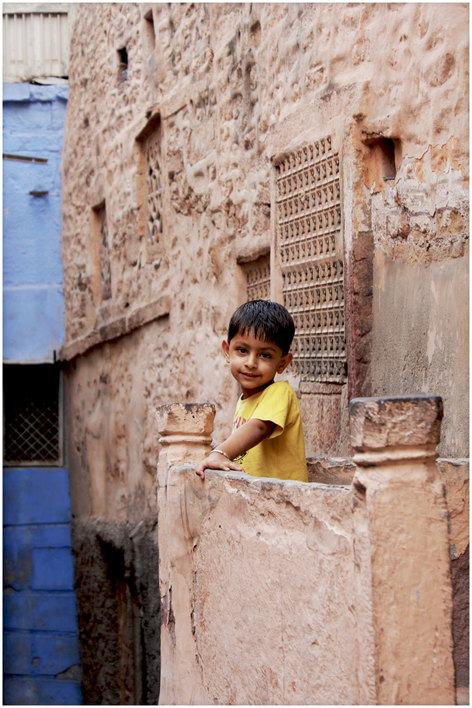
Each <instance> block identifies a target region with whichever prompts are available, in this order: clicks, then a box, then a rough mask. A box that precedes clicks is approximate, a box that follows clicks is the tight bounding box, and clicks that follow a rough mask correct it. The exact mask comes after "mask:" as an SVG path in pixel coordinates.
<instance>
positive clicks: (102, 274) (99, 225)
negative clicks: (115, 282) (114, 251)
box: [90, 200, 112, 306]
mask: <svg viewBox="0 0 472 708" xmlns="http://www.w3.org/2000/svg"><path fill="white" fill-rule="evenodd" d="M90 255H91V259H92V269H91V285H92V292H93V299H94V302H95V305H96V306H98V305H100V304H101V303H102V302H104V301H105V300H109V299H110V298H111V296H112V284H111V265H110V246H109V235H108V221H107V209H106V202H105V200H103V201H102V202H100V203H99V204H97V205H96V206H94V207H92V214H91V249H90Z"/></svg>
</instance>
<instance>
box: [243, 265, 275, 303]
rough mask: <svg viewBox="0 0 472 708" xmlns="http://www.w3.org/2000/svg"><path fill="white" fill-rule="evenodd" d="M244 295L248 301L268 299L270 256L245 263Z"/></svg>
mask: <svg viewBox="0 0 472 708" xmlns="http://www.w3.org/2000/svg"><path fill="white" fill-rule="evenodd" d="M243 268H244V271H245V273H246V295H247V299H248V300H269V299H270V254H267V255H265V256H262V257H261V258H258V259H257V260H255V261H251V262H250V263H246V264H245V265H244V266H243Z"/></svg>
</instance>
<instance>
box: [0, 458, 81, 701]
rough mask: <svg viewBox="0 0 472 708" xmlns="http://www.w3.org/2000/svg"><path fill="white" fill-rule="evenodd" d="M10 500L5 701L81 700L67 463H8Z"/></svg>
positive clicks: (6, 513)
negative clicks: (54, 465)
mask: <svg viewBox="0 0 472 708" xmlns="http://www.w3.org/2000/svg"><path fill="white" fill-rule="evenodd" d="M3 505H4V506H3V524H4V528H3V566H4V567H3V579H4V595H3V614H4V617H3V630H4V640H3V641H4V643H3V670H4V684H3V699H4V704H6V705H11V704H16V705H79V704H80V703H81V691H80V660H79V651H78V637H77V623H76V605H75V594H74V579H73V563H72V550H71V535H70V502H69V477H68V473H67V470H66V469H63V468H48V469H45V468H37V469H33V468H6V469H5V470H4V477H3Z"/></svg>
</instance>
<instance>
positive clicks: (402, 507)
mask: <svg viewBox="0 0 472 708" xmlns="http://www.w3.org/2000/svg"><path fill="white" fill-rule="evenodd" d="M350 414H351V444H352V447H353V449H354V462H355V464H356V468H357V469H356V473H355V476H354V480H353V492H354V504H355V505H365V512H366V516H367V520H368V535H369V545H370V558H371V573H372V598H371V600H372V610H373V629H374V644H375V682H376V703H378V704H381V705H385V704H390V705H399V704H453V703H454V702H455V694H454V667H453V659H452V631H451V613H452V592H451V577H450V563H449V556H448V525H447V509H446V503H445V498H444V488H443V485H442V483H441V481H440V478H439V474H438V470H437V467H436V446H437V444H438V442H439V433H440V426H441V418H442V401H441V399H440V398H439V397H435V396H417V397H394V398H363V399H362V398H359V399H354V400H353V401H352V402H351V405H350Z"/></svg>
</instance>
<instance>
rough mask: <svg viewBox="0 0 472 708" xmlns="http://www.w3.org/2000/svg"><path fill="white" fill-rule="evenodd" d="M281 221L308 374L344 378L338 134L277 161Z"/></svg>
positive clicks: (292, 307) (300, 368) (286, 283)
mask: <svg viewBox="0 0 472 708" xmlns="http://www.w3.org/2000/svg"><path fill="white" fill-rule="evenodd" d="M275 170H276V194H277V196H276V199H277V209H276V222H277V236H278V243H279V248H280V262H281V269H282V281H283V297H284V304H285V307H286V308H287V309H288V310H289V312H290V313H291V314H292V316H293V318H294V321H295V327H296V334H295V339H294V343H293V348H292V351H293V362H294V364H293V365H294V367H295V370H296V371H297V374H299V375H300V377H301V380H302V381H313V382H321V383H322V382H327V383H330V382H332V383H344V382H345V381H346V344H345V331H344V280H343V261H342V257H340V256H339V254H340V253H342V248H341V247H340V244H341V224H342V220H341V187H340V172H339V155H338V153H336V152H334V150H333V146H332V142H331V138H330V137H326V138H324V139H322V140H319V141H318V142H316V143H315V144H314V145H308V146H306V147H303V148H301V149H299V150H296V151H294V152H292V153H290V154H288V155H284V157H283V158H282V159H280V160H279V161H277V162H276V165H275Z"/></svg>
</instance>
